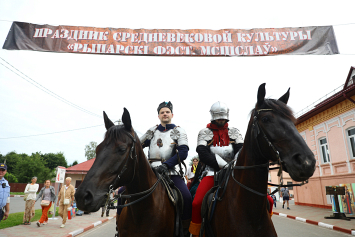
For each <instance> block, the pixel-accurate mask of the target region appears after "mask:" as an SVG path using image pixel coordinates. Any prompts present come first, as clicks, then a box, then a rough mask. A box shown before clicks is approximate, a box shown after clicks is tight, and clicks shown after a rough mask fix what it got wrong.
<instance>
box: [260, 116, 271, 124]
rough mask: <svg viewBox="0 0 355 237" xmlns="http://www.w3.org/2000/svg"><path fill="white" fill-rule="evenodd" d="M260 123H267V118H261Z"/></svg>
mask: <svg viewBox="0 0 355 237" xmlns="http://www.w3.org/2000/svg"><path fill="white" fill-rule="evenodd" d="M261 121H263V122H264V123H266V122H268V121H269V118H268V117H263V118H262V119H261Z"/></svg>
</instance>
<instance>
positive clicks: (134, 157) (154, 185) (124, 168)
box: [105, 132, 161, 208]
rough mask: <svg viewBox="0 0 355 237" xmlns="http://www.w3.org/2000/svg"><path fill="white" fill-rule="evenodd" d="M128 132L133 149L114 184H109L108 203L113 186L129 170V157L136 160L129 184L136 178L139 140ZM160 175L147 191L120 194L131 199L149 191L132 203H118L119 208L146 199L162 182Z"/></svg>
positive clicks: (120, 196) (121, 196)
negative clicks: (136, 147) (137, 143)
mask: <svg viewBox="0 0 355 237" xmlns="http://www.w3.org/2000/svg"><path fill="white" fill-rule="evenodd" d="M127 134H128V136H129V137H130V138H131V139H132V140H133V143H132V147H131V149H130V152H129V156H128V157H127V158H126V161H125V164H124V166H123V168H122V170H121V172H120V173H119V174H118V175H117V177H116V179H115V180H114V181H113V182H112V184H111V185H110V186H109V191H108V193H107V195H108V198H107V200H106V204H107V202H108V200H109V196H110V194H111V193H113V192H114V188H113V187H114V186H115V184H116V183H117V182H118V181H119V180H120V179H121V177H122V175H123V173H124V172H125V171H126V170H127V168H128V161H129V158H131V159H132V160H133V162H134V171H133V176H132V179H131V181H130V182H129V183H128V184H130V183H132V181H133V179H134V176H135V172H136V163H137V153H136V150H135V144H136V142H137V140H136V139H135V138H134V136H133V135H132V134H131V133H129V132H127ZM133 153H134V156H132V155H133ZM158 177H159V178H158V180H157V181H156V182H155V183H154V184H153V186H152V187H151V188H149V189H148V190H145V191H143V192H139V193H135V194H130V195H122V194H120V195H118V197H119V198H126V199H129V198H131V197H135V196H141V195H143V194H146V193H147V195H145V196H144V197H142V198H139V199H137V200H135V201H133V202H130V203H127V204H124V205H117V208H123V207H127V206H130V205H133V204H135V203H137V202H139V201H141V200H143V199H145V198H146V197H148V196H149V195H150V194H151V193H152V192H153V191H154V190H155V189H156V187H157V185H158V183H159V182H160V180H161V176H160V175H159V176H158ZM106 204H105V205H106Z"/></svg>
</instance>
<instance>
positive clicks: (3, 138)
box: [0, 124, 103, 140]
mask: <svg viewBox="0 0 355 237" xmlns="http://www.w3.org/2000/svg"><path fill="white" fill-rule="evenodd" d="M102 125H103V124H100V125H95V126H91V127H85V128H77V129H71V130H66V131H60V132H51V133H42V134H36V135H28V136H18V137H2V138H0V139H2V140H5V139H13V138H24V137H37V136H44V135H51V134H57V133H65V132H72V131H77V130H83V129H88V128H95V127H99V126H102Z"/></svg>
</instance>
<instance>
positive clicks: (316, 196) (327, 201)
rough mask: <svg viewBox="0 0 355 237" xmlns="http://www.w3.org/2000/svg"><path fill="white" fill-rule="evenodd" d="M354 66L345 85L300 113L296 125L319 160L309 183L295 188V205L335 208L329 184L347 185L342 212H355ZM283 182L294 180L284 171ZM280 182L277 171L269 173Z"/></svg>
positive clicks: (341, 199) (342, 197) (340, 198)
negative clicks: (328, 190) (327, 189)
mask: <svg viewBox="0 0 355 237" xmlns="http://www.w3.org/2000/svg"><path fill="white" fill-rule="evenodd" d="M354 79H355V68H354V67H351V69H350V72H349V74H348V77H347V80H346V81H345V84H344V85H343V86H342V87H339V88H337V89H335V90H334V91H333V93H332V94H331V95H329V96H328V98H326V99H323V100H321V101H318V102H319V103H316V104H314V105H312V106H311V107H310V108H308V109H307V110H306V112H304V113H303V114H301V115H299V116H297V115H296V116H297V123H296V128H297V129H298V131H299V133H300V135H301V136H302V138H303V139H304V140H305V142H306V143H307V145H308V146H309V148H310V149H311V150H312V152H313V153H314V156H315V158H316V160H317V163H316V170H315V172H314V175H313V176H312V177H311V178H310V179H309V183H308V184H306V185H304V186H301V187H294V188H293V190H292V192H293V195H294V200H295V204H298V205H308V206H314V207H322V208H329V209H331V208H332V205H333V203H334V200H333V199H332V198H331V196H329V195H326V191H325V190H326V188H325V187H326V186H345V187H346V188H345V190H346V194H345V195H343V196H339V201H340V202H341V209H342V210H341V211H343V212H345V213H351V214H354V213H355V206H354V191H355V84H354ZM284 176H285V177H284V183H287V182H293V183H295V182H294V181H292V180H291V178H290V177H289V176H288V174H286V173H284ZM270 179H271V180H272V182H277V175H276V171H273V172H270Z"/></svg>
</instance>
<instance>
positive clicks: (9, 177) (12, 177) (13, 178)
mask: <svg viewBox="0 0 355 237" xmlns="http://www.w3.org/2000/svg"><path fill="white" fill-rule="evenodd" d="M5 179H6V180H7V181H8V182H9V183H18V179H17V178H16V176H15V175H13V174H11V173H9V172H6V174H5Z"/></svg>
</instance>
